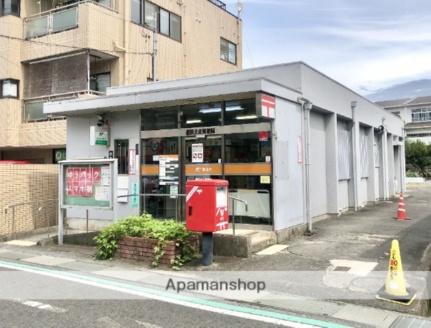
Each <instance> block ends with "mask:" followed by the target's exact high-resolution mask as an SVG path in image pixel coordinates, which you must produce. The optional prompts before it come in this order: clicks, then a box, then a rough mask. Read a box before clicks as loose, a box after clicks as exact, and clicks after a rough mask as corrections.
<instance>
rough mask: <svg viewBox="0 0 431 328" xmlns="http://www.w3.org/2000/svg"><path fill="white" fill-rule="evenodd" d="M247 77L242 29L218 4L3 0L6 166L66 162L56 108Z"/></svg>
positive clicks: (0, 89)
mask: <svg viewBox="0 0 431 328" xmlns="http://www.w3.org/2000/svg"><path fill="white" fill-rule="evenodd" d="M241 68H242V32H241V21H240V19H239V18H238V17H236V16H235V15H234V14H232V13H230V12H228V11H227V9H226V5H225V4H224V3H223V2H221V1H218V0H152V1H151V2H150V1H147V0H95V1H89V0H81V1H79V0H0V160H26V161H29V162H35V163H53V162H56V161H58V160H61V159H64V158H65V156H66V154H65V147H66V146H65V145H66V120H65V118H64V117H63V116H61V115H53V114H50V115H46V114H44V113H43V104H44V103H45V102H47V101H56V100H63V99H73V98H89V97H98V96H100V95H103V94H104V93H105V90H106V88H107V87H111V86H119V85H131V84H142V83H147V82H151V81H154V80H172V79H177V78H188V77H194V76H201V75H208V74H216V73H223V72H234V71H238V70H240V69H241Z"/></svg>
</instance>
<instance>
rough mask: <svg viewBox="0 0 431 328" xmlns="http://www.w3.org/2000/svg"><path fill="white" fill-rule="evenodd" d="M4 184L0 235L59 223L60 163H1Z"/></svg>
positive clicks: (0, 193) (0, 191) (0, 195)
mask: <svg viewBox="0 0 431 328" xmlns="http://www.w3.org/2000/svg"><path fill="white" fill-rule="evenodd" d="M0 185H1V188H0V208H1V209H2V210H1V211H0V236H9V235H11V234H13V233H23V232H29V231H32V230H34V229H38V228H46V227H48V226H53V225H56V224H57V223H56V222H57V221H56V220H57V205H58V165H33V164H28V165H6V164H3V165H0ZM15 204H23V205H19V206H16V207H14V208H15V209H13V208H12V207H11V206H12V205H15ZM5 209H7V210H6V211H5Z"/></svg>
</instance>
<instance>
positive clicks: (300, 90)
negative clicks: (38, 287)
mask: <svg viewBox="0 0 431 328" xmlns="http://www.w3.org/2000/svg"><path fill="white" fill-rule="evenodd" d="M45 113H46V114H55V115H56V116H58V115H64V116H66V117H67V158H68V159H70V160H71V159H88V158H112V157H114V158H117V159H118V174H119V175H118V179H119V181H118V183H117V188H118V193H117V194H118V195H120V194H121V195H125V194H137V193H139V194H140V197H139V202H136V201H132V200H130V199H129V200H127V198H126V199H124V198H118V202H116V204H115V207H114V210H113V211H105V212H101V211H92V212H91V213H90V218H91V223H90V224H91V225H92V226H101V225H104V224H105V223H107V222H110V221H111V220H112V219H118V218H121V217H124V216H127V215H129V214H139V213H142V212H149V213H151V214H153V215H154V216H156V217H159V218H172V217H179V218H183V216H184V215H183V214H184V208H185V206H184V200H183V198H179V199H178V198H176V197H175V195H177V194H182V193H184V192H185V190H184V189H185V183H186V181H187V180H189V179H195V178H222V179H226V180H228V181H229V184H230V186H229V188H230V193H231V194H232V195H234V196H235V197H237V198H240V199H243V200H246V201H247V202H248V204H249V206H248V210H247V211H246V210H245V207H244V206H243V205H241V204H239V203H238V204H237V205H236V209H235V214H236V220H237V221H239V222H243V223H253V224H264V225H270V226H272V227H273V229H274V230H275V231H276V232H278V233H280V234H281V235H283V232H287V231H290V229H293V228H297V227H307V224H308V226H309V225H310V223H311V222H312V220H313V219H316V218H322V217H325V216H328V215H338V214H340V213H342V212H344V211H347V210H349V209H354V210H357V209H358V208H360V207H363V206H365V205H367V204H368V203H374V202H376V201H378V200H384V199H389V198H391V197H393V196H395V195H396V194H397V193H399V192H400V191H402V190H403V188H404V184H405V178H404V172H405V169H404V168H405V162H404V124H403V121H402V120H401V119H400V118H399V117H397V116H395V115H393V114H391V113H389V112H387V111H385V110H384V109H383V108H381V107H379V106H377V105H376V104H374V103H373V102H371V101H369V100H367V99H366V98H364V97H362V96H361V95H359V94H357V93H355V92H354V91H352V90H350V89H348V88H347V87H345V86H343V85H342V84H340V83H338V82H337V81H334V80H333V79H331V78H329V77H327V76H325V75H324V74H322V73H320V72H318V71H317V70H315V69H314V68H312V67H310V66H308V65H307V64H305V63H302V62H295V63H289V64H283V65H275V66H269V67H262V68H256V69H249V70H244V71H241V72H236V73H227V74H220V75H213V76H205V77H198V78H190V79H183V80H176V81H163V82H155V83H149V84H142V85H132V86H124V87H113V88H109V89H108V91H107V95H106V96H103V97H97V98H90V99H79V100H69V101H59V102H52V103H48V104H46V105H45ZM95 131H96V132H95ZM95 133H96V134H98V133H99V136H101V137H102V138H107V139H108V140H105V141H107V142H100V143H101V144H102V145H98V143H99V142H97V140H96V142H95ZM96 139H97V137H96ZM120 180H121V181H120ZM120 187H121V190H120ZM67 217H68V224H69V225H70V226H72V227H78V226H80V225H82V223H83V221H82V219H81V218H84V217H85V213H84V212H81V211H79V210H73V211H72V210H69V211H68V214H67Z"/></svg>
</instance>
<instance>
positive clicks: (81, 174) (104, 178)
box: [60, 160, 115, 209]
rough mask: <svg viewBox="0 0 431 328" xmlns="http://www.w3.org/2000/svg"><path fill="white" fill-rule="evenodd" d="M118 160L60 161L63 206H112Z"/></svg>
mask: <svg viewBox="0 0 431 328" xmlns="http://www.w3.org/2000/svg"><path fill="white" fill-rule="evenodd" d="M114 163H115V160H89V161H85V160H81V161H62V162H60V173H61V174H60V188H61V189H60V190H61V193H60V197H61V204H60V205H61V207H62V208H73V207H79V208H100V209H112V206H113V197H114V181H115V177H114Z"/></svg>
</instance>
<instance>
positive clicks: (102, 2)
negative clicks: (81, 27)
mask: <svg viewBox="0 0 431 328" xmlns="http://www.w3.org/2000/svg"><path fill="white" fill-rule="evenodd" d="M86 2H90V3H95V4H97V5H99V6H101V7H105V8H108V9H112V10H113V9H115V2H116V1H115V0H82V1H77V2H76V3H73V4H70V5H67V6H62V7H59V8H55V9H51V10H48V11H45V12H42V13H39V14H36V15H32V16H29V17H27V18H26V19H25V20H24V33H25V38H26V39H32V38H37V37H41V36H44V35H48V34H53V33H58V32H62V31H67V30H70V29H72V28H75V27H78V23H79V21H78V12H79V11H78V6H79V4H82V3H86Z"/></svg>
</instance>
